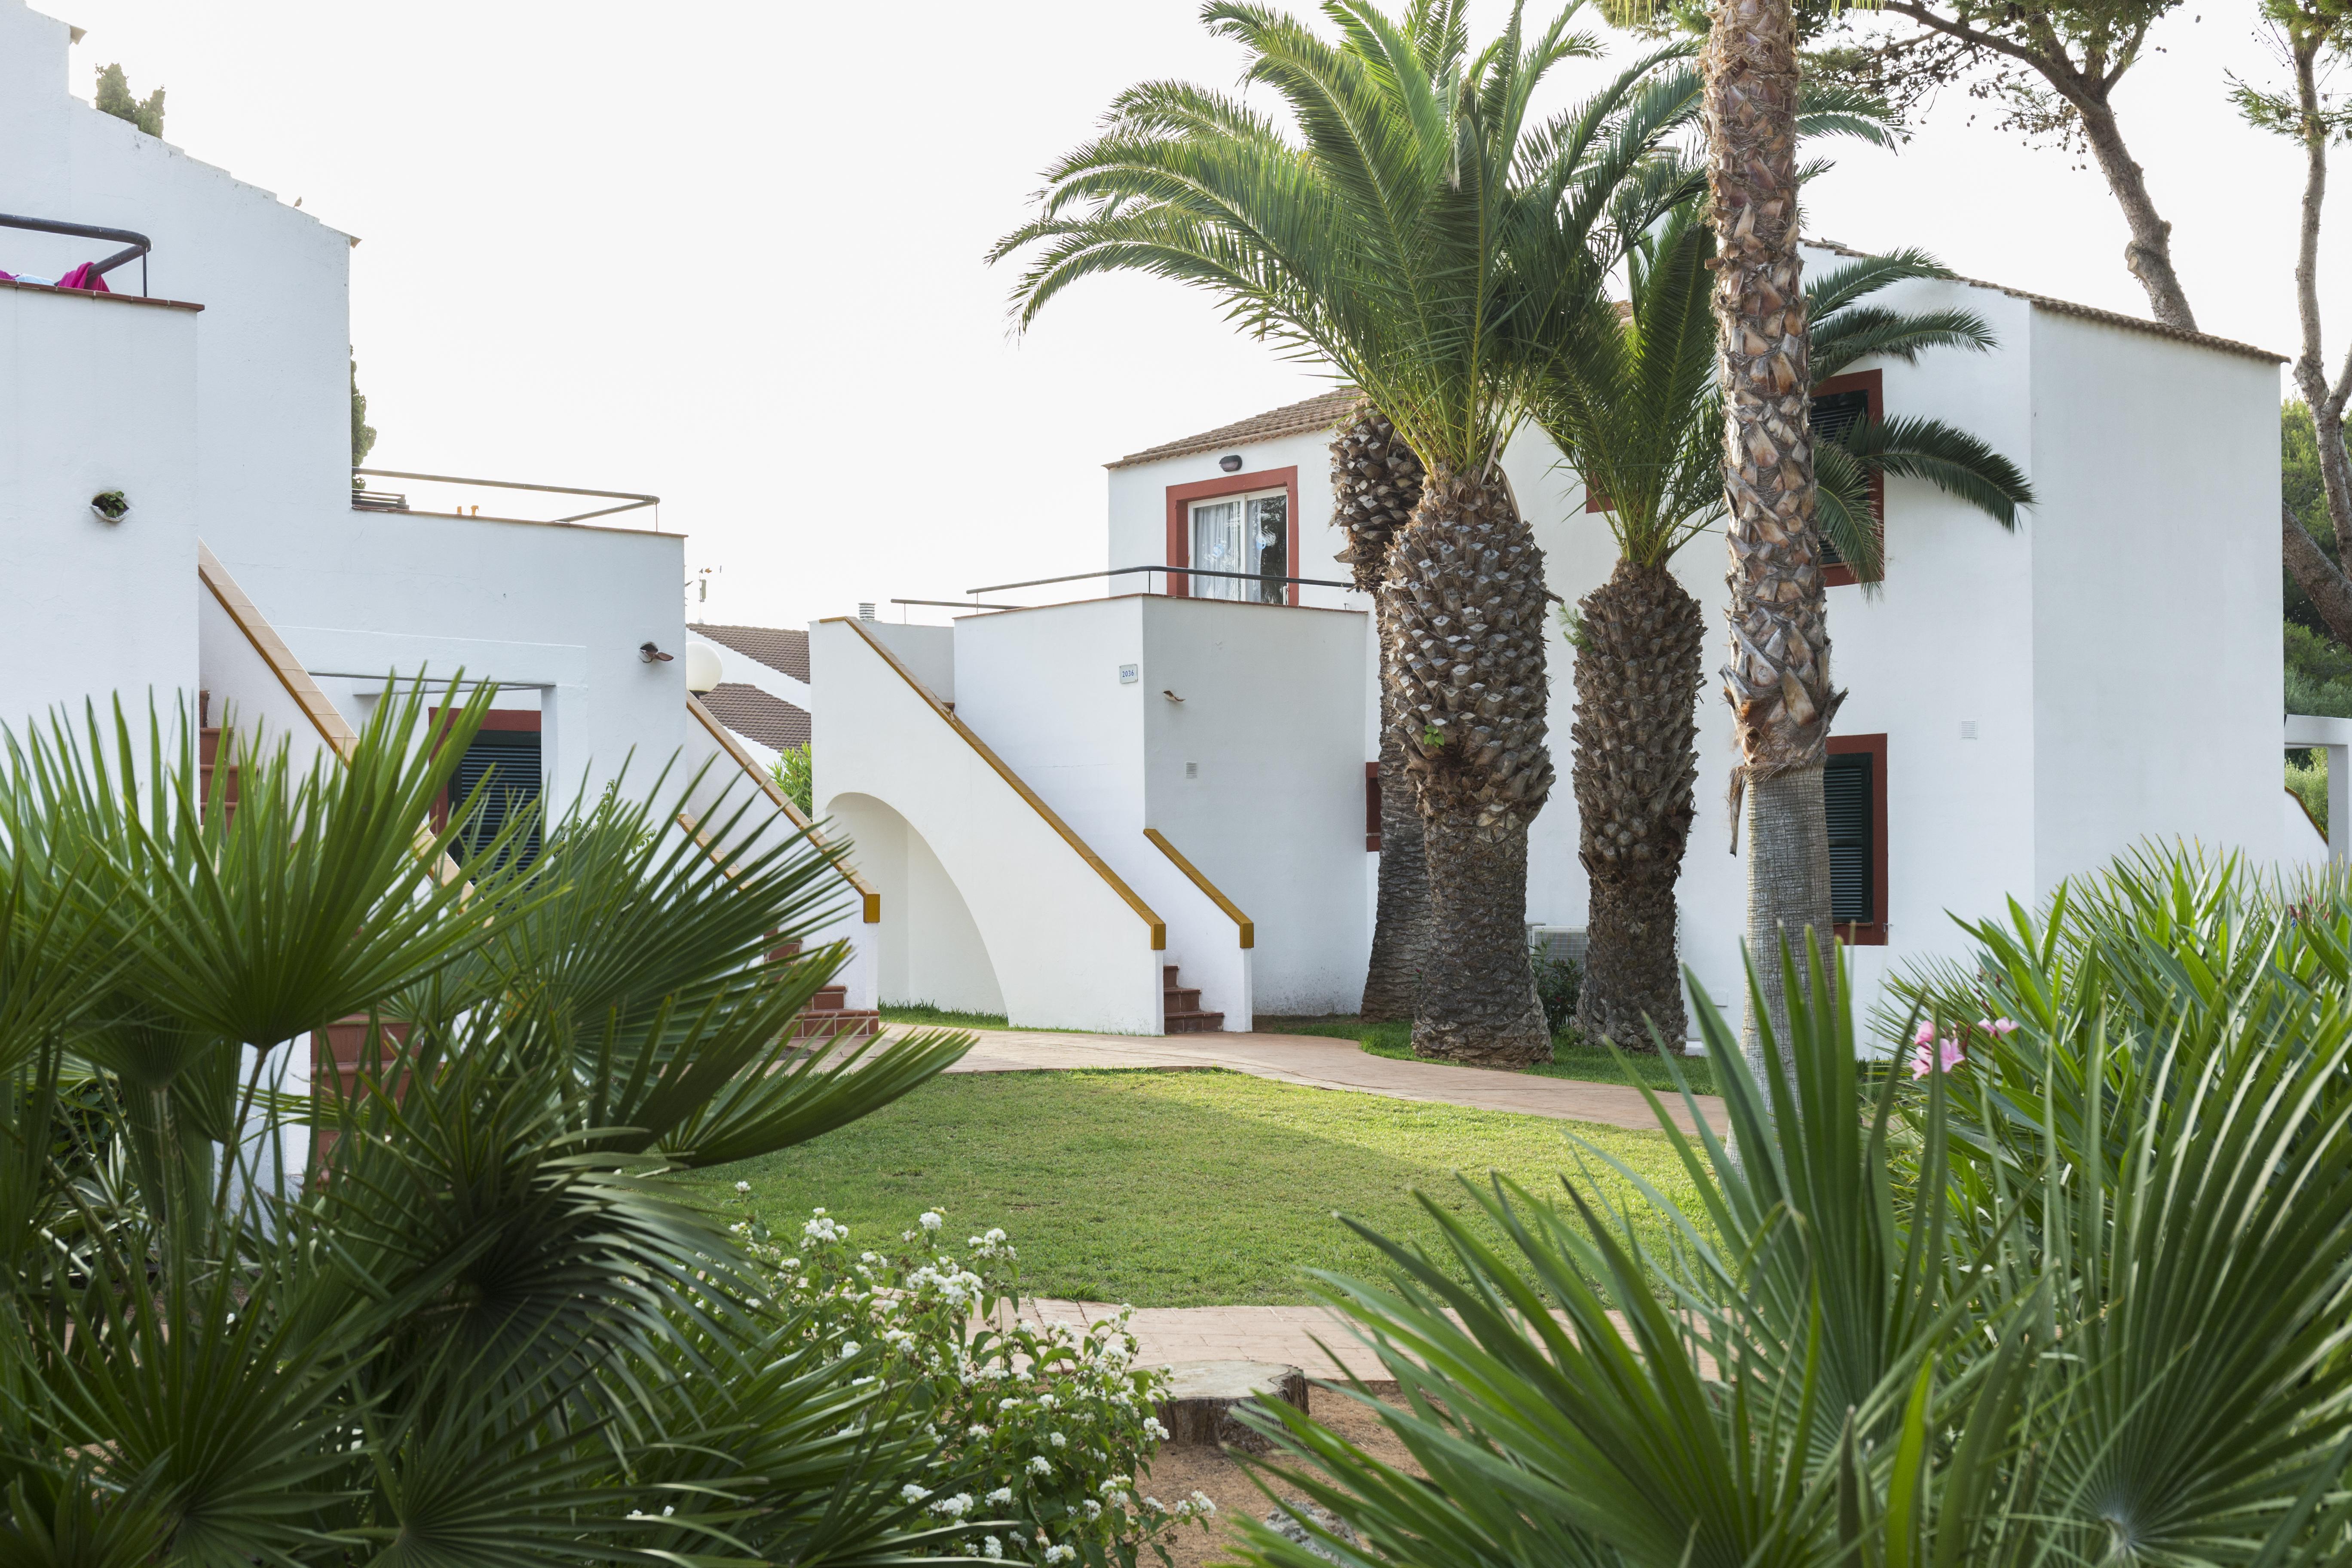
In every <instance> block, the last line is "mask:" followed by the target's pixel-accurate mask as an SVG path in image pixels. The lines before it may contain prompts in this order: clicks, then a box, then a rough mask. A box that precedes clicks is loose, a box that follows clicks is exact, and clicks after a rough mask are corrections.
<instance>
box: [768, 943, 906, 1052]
mask: <svg viewBox="0 0 2352 1568" xmlns="http://www.w3.org/2000/svg"><path fill="white" fill-rule="evenodd" d="M770 934H773V933H772V932H771V933H770ZM800 951H801V944H800V943H799V942H783V943H781V944H779V945H777V946H775V947H772V948H770V949H769V950H768V962H769V963H791V962H792V961H793V959H795V958H797V957H799V956H800ZM881 1032H882V1015H881V1014H879V1013H877V1012H876V1011H874V1009H872V1008H871V1007H852V1006H850V1005H849V987H848V986H846V985H826V986H822V987H820V988H819V989H818V991H817V994H816V995H815V996H814V997H813V998H811V999H810V1001H809V1005H807V1006H806V1007H805V1008H803V1010H802V1012H801V1016H799V1017H797V1018H795V1019H793V1027H792V1033H791V1034H790V1035H789V1036H788V1037H787V1038H790V1039H794V1040H827V1039H831V1038H833V1037H835V1035H840V1036H844V1037H847V1038H850V1039H862V1038H864V1037H866V1036H867V1035H878V1034H880V1033H881Z"/></svg>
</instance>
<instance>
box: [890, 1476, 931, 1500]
mask: <svg viewBox="0 0 2352 1568" xmlns="http://www.w3.org/2000/svg"><path fill="white" fill-rule="evenodd" d="M930 1495H931V1494H930V1493H929V1491H928V1490H926V1489H923V1488H921V1487H919V1486H917V1485H916V1484H915V1483H914V1482H912V1481H908V1483H907V1484H906V1485H905V1486H903V1487H900V1488H899V1489H898V1500H899V1501H900V1502H920V1501H922V1500H924V1499H925V1498H927V1497H929V1496H930Z"/></svg>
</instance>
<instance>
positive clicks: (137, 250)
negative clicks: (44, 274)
mask: <svg viewBox="0 0 2352 1568" xmlns="http://www.w3.org/2000/svg"><path fill="white" fill-rule="evenodd" d="M0 228H23V229H30V230H32V231H33V232H34V233H36V234H70V235H74V236H77V237H80V238H83V239H113V240H124V241H128V242H129V243H127V244H125V245H124V246H123V247H122V248H121V250H118V251H116V252H115V253H114V254H113V255H111V256H106V257H100V258H99V259H98V260H96V261H93V262H91V263H90V264H89V269H90V270H91V271H92V272H95V273H97V274H98V275H99V276H100V277H101V278H103V277H104V276H106V274H108V273H110V272H111V271H113V270H114V269H115V268H118V267H120V266H121V265H122V264H123V263H124V262H126V261H136V262H138V263H139V297H140V298H141V299H142V300H143V299H145V298H146V297H147V253H148V251H150V250H152V249H153V248H154V242H153V241H152V240H150V239H149V238H148V237H146V236H145V235H143V234H141V233H139V232H138V231H137V230H135V229H128V228H101V227H100V226H98V225H96V224H93V223H66V222H64V221H62V220H61V219H58V218H51V217H23V216H18V215H17V214H15V213H0Z"/></svg>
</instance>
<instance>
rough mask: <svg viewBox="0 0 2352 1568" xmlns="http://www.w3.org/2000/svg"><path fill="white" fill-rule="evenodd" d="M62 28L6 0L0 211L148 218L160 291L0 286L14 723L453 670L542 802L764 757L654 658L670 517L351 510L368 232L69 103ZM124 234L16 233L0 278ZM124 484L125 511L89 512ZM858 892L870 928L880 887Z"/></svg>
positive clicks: (339, 717)
mask: <svg viewBox="0 0 2352 1568" xmlns="http://www.w3.org/2000/svg"><path fill="white" fill-rule="evenodd" d="M69 37H70V29H69V28H68V26H67V24H66V23H64V22H62V21H59V20H57V19H55V18H53V17H50V16H43V15H41V14H40V13H38V12H37V11H34V10H32V9H30V8H29V7H28V6H26V5H24V4H23V3H22V0H0V212H6V213H9V214H13V215H17V216H26V217H33V218H39V219H46V220H52V221H58V222H66V223H72V224H80V225H85V226H103V227H109V228H117V229H123V230H129V231H133V232H135V233H138V234H142V235H145V236H146V237H149V239H150V240H151V241H152V251H151V253H150V254H149V256H148V257H147V258H146V260H145V264H144V280H145V290H146V294H147V295H148V296H150V298H145V299H141V298H137V297H136V296H138V295H139V294H140V291H141V286H142V264H141V263H140V262H139V261H136V260H133V261H131V262H130V263H128V264H126V265H124V266H123V267H121V268H119V269H118V270H116V271H115V272H113V273H112V274H111V275H110V278H109V283H110V287H111V288H112V289H114V290H115V291H116V292H115V293H114V294H112V295H109V296H101V295H95V294H92V293H88V292H82V291H79V290H63V289H55V288H51V287H47V286H46V285H44V284H40V283H37V282H34V283H28V282H25V281H21V280H20V281H0V552H5V564H6V567H7V570H6V571H5V573H0V652H5V655H6V658H5V662H0V724H5V725H7V726H9V727H10V728H12V729H15V730H17V731H20V732H21V731H22V730H23V728H24V727H25V726H26V724H27V723H28V722H32V721H36V720H37V719H39V718H42V717H43V716H46V715H47V714H48V713H49V712H51V711H52V710H57V709H59V708H65V709H68V710H72V711H73V712H75V713H77V714H79V710H81V708H82V706H83V704H84V703H85V702H95V703H97V704H99V705H100V706H101V707H103V706H104V705H105V704H106V703H108V702H109V701H110V700H115V699H117V698H119V699H120V700H121V701H122V702H123V703H124V704H125V706H126V707H127V708H130V709H131V710H134V711H137V710H143V708H144V707H145V705H146V703H147V702H148V700H150V695H151V694H152V698H153V700H155V701H156V702H157V703H158V704H159V705H160V706H161V707H162V708H163V710H164V711H165V713H166V715H167V718H166V722H167V724H168V722H169V717H168V715H169V714H170V712H171V711H172V710H173V708H174V706H175V705H177V704H180V703H183V702H184V703H185V704H186V705H187V706H188V708H189V710H191V712H192V713H193V710H194V708H195V706H196V703H197V700H198V693H199V692H207V693H209V694H210V696H211V699H212V702H211V714H210V719H211V722H212V723H213V724H214V725H215V726H218V725H221V724H223V723H225V722H226V723H233V724H235V725H236V726H238V727H240V728H241V729H243V730H245V731H247V732H253V731H260V732H261V733H262V734H263V735H264V736H265V738H268V739H275V740H284V741H286V742H289V743H290V744H293V745H295V746H297V747H298V748H301V749H303V750H305V751H308V752H318V751H320V750H321V749H326V748H334V747H339V746H341V745H345V744H348V742H349V739H350V736H351V735H352V732H353V731H356V730H358V729H359V728H362V727H363V726H364V725H365V723H366V722H367V719H368V716H369V714H370V712H371V711H372V710H373V706H374V704H375V703H376V701H377V700H379V698H380V696H381V694H382V692H383V689H384V688H385V685H386V682H387V680H388V679H393V680H398V681H402V682H406V681H409V680H414V679H425V681H426V682H427V683H428V685H435V686H439V687H444V688H446V683H448V682H450V681H452V680H453V679H455V678H457V676H458V675H459V673H460V672H462V674H463V677H464V679H465V681H466V683H467V684H468V685H471V684H474V683H477V682H495V683H498V684H499V686H500V687H501V693H500V695H499V700H498V705H499V707H500V708H501V709H504V710H510V711H509V714H508V718H509V720H511V721H513V723H514V725H515V727H519V728H527V727H530V726H531V725H533V724H535V725H536V726H537V727H538V729H539V731H540V737H541V765H542V770H543V775H544V783H545V784H546V787H547V792H548V798H549V805H550V809H551V813H553V814H556V815H560V814H561V813H562V811H563V810H564V809H565V808H566V807H567V806H569V805H571V804H572V801H573V800H575V799H576V798H578V797H579V796H580V795H581V794H582V792H583V791H585V792H591V793H593V792H595V791H598V790H601V789H602V788H603V787H604V786H605V785H606V784H610V783H612V782H613V781H614V780H619V779H625V788H627V789H628V790H629V791H630V792H631V793H634V794H637V795H644V794H645V793H646V791H647V790H649V789H650V788H651V786H652V785H653V784H654V781H655V780H656V777H657V776H658V775H659V774H660V773H662V770H663V769H664V768H665V767H667V766H669V765H670V764H671V763H672V761H673V759H674V758H677V757H678V756H679V754H680V752H681V748H686V749H687V751H688V760H689V761H691V762H693V763H697V764H699V763H710V764H711V765H712V767H713V769H714V770H715V771H716V772H719V773H726V772H731V773H734V774H737V775H741V774H742V773H745V772H746V771H747V770H746V763H745V761H744V759H742V758H741V757H740V754H738V753H732V752H727V751H726V750H725V749H724V748H723V747H721V748H718V749H716V750H714V749H713V747H712V745H711V743H710V740H709V736H708V735H707V734H704V733H701V732H700V731H699V727H698V726H696V725H695V724H694V721H693V719H692V716H691V712H690V710H689V709H688V701H687V689H686V678H685V668H686V667H685V663H684V661H683V660H682V659H675V658H673V659H671V660H668V661H663V660H658V659H655V660H648V659H647V658H645V657H643V655H642V654H641V651H640V650H641V647H642V645H644V644H647V643H651V644H653V645H655V646H656V647H657V648H659V649H660V650H662V651H664V652H666V653H671V654H675V653H677V652H678V651H679V650H681V649H682V648H683V647H684V639H685V631H684V623H685V616H684V612H683V606H682V605H681V602H680V600H681V596H680V593H679V586H680V584H681V583H682V582H683V580H684V570H685V568H684V553H683V538H682V536H681V535H679V534H677V533H659V532H655V531H650V530H647V529H643V528H628V527H602V526H595V525H572V526H562V525H543V524H532V523H521V522H511V521H494V520H491V519H487V518H471V517H467V518H460V517H456V516H446V515H435V514H428V513H422V512H405V511H390V512H373V511H360V510H354V509H353V508H352V504H351V502H352V474H351V401H350V398H351V388H350V379H349V377H350V373H349V368H348V363H349V358H350V352H351V330H350V258H351V252H352V246H353V245H355V244H356V243H357V241H356V240H354V239H353V238H352V237H350V236H347V235H344V234H341V233H339V232H337V231H335V230H333V229H331V228H329V227H327V226H325V225H323V224H321V223H320V222H319V221H318V220H317V219H316V218H314V217H312V216H310V215H309V214H307V213H304V212H301V211H299V210H297V209H295V208H293V207H291V206H289V205H285V204H283V203H281V202H279V201H278V198H277V197H276V196H275V195H272V194H271V193H269V192H268V191H263V190H259V189H257V188H256V187H254V186H252V185H249V184H245V183H243V182H241V181H239V180H237V179H236V178H235V177H233V176H232V175H230V174H227V173H226V172H225V171H223V170H220V169H217V168H214V167H212V166H210V165H207V164H205V163H201V162H199V161H198V160H196V159H194V158H193V157H190V156H189V155H188V154H187V153H184V152H183V151H181V150H180V149H179V148H177V147H174V146H172V145H170V144H169V143H167V142H163V141H161V140H160V139H158V138H155V137H152V136H149V135H146V134H144V133H143V132H140V131H139V130H137V129H136V128H135V127H134V126H132V125H131V124H129V123H127V122H125V121H121V120H118V119H115V118H114V117H112V116H110V115H107V114H103V113H100V111H98V110H95V109H93V108H91V107H90V106H89V105H88V104H86V103H83V102H81V101H79V100H76V99H75V98H74V97H73V96H72V95H71V94H70V93H69V92H68V90H67V66H68V42H69ZM117 248H119V242H114V241H108V240H100V239H92V238H88V237H70V236H62V235H54V234H47V233H41V232H33V231H27V230H23V229H17V228H9V227H0V271H5V272H7V273H9V274H12V275H16V277H17V278H18V279H26V278H37V279H50V278H56V277H58V276H60V275H62V274H63V273H64V272H65V271H66V270H67V269H68V268H71V267H73V266H75V265H76V264H78V263H80V262H83V261H90V260H96V259H99V258H102V257H104V256H105V255H107V254H109V253H110V252H112V251H114V250H116V249H117ZM126 296H130V297H126ZM517 301H518V306H517V308H518V309H528V308H529V304H528V296H527V294H518V296H517ZM104 490H120V491H121V492H122V493H123V494H124V495H125V497H126V498H127V499H128V500H129V501H130V504H131V510H130V513H129V515H128V516H127V517H126V518H124V519H123V520H122V521H120V522H112V523H110V522H106V521H100V520H99V519H98V518H96V517H94V516H93V515H92V513H91V510H90V498H91V497H92V496H93V495H95V494H97V493H98V492H100V491H104ZM206 552H209V554H207V553H206ZM200 558H201V559H203V560H205V561H207V562H208V563H209V565H208V566H207V567H206V568H205V570H203V571H201V572H200V568H199V562H200ZM140 727H142V728H143V724H142V726H140ZM679 776H682V775H677V774H674V775H673V778H674V779H675V778H677V777H679ZM744 783H745V786H746V788H750V787H752V786H751V781H748V780H746V781H744ZM737 795H738V797H739V798H750V797H749V796H747V795H745V794H744V791H743V790H738V791H737ZM759 809H760V810H761V812H763V813H768V815H771V816H772V815H773V814H772V812H769V803H766V802H761V805H760V807H759ZM782 830H783V829H782V828H777V827H774V826H773V825H772V824H765V825H762V826H756V827H746V828H745V829H744V830H743V832H744V835H745V837H744V838H743V842H745V843H747V844H748V843H751V842H754V841H756V840H758V839H759V837H760V835H761V833H766V832H773V831H782ZM847 902H848V904H849V905H851V906H854V907H855V909H856V913H853V914H852V915H850V916H849V917H847V920H848V926H845V927H844V930H843V932H842V933H840V934H845V935H847V936H848V937H850V938H851V939H852V940H853V941H855V940H856V938H857V937H858V934H859V932H861V931H863V929H864V928H865V926H866V914H867V913H868V912H869V911H868V909H867V905H868V903H869V901H868V900H864V899H863V898H862V897H860V898H851V899H848V900H847ZM850 927H855V928H856V930H851V929H849V928H850ZM859 962H860V963H862V964H863V968H862V969H859V968H858V966H857V965H856V964H854V965H853V971H854V973H853V976H852V978H851V980H850V982H849V984H850V987H851V991H852V993H853V994H852V998H851V1003H852V1005H857V996H858V994H864V995H865V996H866V997H867V998H869V999H870V996H871V994H872V991H873V980H872V975H871V969H872V965H871V962H870V958H866V957H865V956H864V955H861V956H860V961H859ZM856 973H863V974H864V976H865V977H864V978H863V980H859V979H857V978H856Z"/></svg>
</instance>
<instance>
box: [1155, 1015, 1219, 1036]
mask: <svg viewBox="0 0 2352 1568" xmlns="http://www.w3.org/2000/svg"><path fill="white" fill-rule="evenodd" d="M1167 1020H1168V1021H1167V1023H1166V1025H1165V1026H1163V1032H1164V1033H1167V1034H1171V1035H1214V1034H1220V1033H1222V1032H1223V1029H1224V1026H1225V1016H1224V1015H1223V1013H1202V1012H1200V1011H1198V1010H1197V1009H1195V1010H1193V1011H1190V1012H1183V1013H1170V1014H1168V1015H1167Z"/></svg>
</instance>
